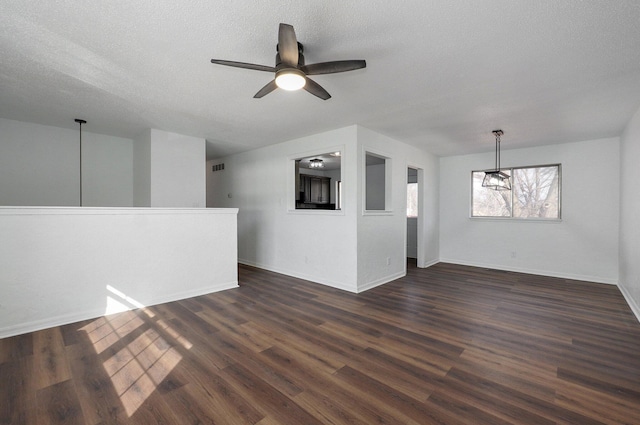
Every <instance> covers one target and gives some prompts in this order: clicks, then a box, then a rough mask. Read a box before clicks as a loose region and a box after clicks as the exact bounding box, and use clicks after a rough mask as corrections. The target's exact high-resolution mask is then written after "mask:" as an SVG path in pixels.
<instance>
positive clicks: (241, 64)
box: [211, 59, 276, 72]
mask: <svg viewBox="0 0 640 425" xmlns="http://www.w3.org/2000/svg"><path fill="white" fill-rule="evenodd" d="M211 63H215V64H218V65H226V66H233V67H236V68H244V69H253V70H256V71H267V72H276V68H275V67H273V66H266V65H256V64H255V63H246V62H234V61H225V60H221V59H211Z"/></svg>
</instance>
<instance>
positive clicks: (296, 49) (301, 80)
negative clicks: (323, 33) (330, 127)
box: [211, 24, 367, 100]
mask: <svg viewBox="0 0 640 425" xmlns="http://www.w3.org/2000/svg"><path fill="white" fill-rule="evenodd" d="M276 52H277V53H276V66H266V65H256V64H253V63H245V62H234V61H227V60H221V59H211V63H216V64H218V65H226V66H233V67H236V68H245V69H253V70H256V71H266V72H275V74H276V75H275V78H274V79H273V80H271V81H270V82H269V83H267V85H266V86H264V87H263V88H261V89H260V90H259V91H258V93H256V94H255V96H253V97H254V98H261V97H263V96H265V95H267V94H269V93H271V92H272V91H274V90H275V89H276V88H281V89H284V90H299V89H302V88H303V89H305V90H306V91H308V92H309V93H311V94H312V95H314V96H317V97H319V98H320V99H323V100H327V99H329V98H330V97H331V95H330V94H329V93H328V92H327V91H326V90H325V89H324V88H322V86H320V84H318V83H316V82H315V81H313V80H312V79H311V78H309V77H308V76H309V75H320V74H335V73H338V72H346V71H353V70H355V69H361V68H365V67H366V66H367V63H366V62H365V61H364V60H343V61H333V62H321V63H314V64H310V65H305V63H304V55H303V54H302V52H303V47H302V44H300V43H299V42H298V40H297V39H296V33H295V31H294V30H293V26H291V25H288V24H280V29H279V31H278V45H277V46H276Z"/></svg>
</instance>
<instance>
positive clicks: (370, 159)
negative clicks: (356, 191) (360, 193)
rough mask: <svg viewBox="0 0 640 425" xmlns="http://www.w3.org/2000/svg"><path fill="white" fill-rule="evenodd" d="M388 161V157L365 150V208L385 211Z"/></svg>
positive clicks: (386, 205)
mask: <svg viewBox="0 0 640 425" xmlns="http://www.w3.org/2000/svg"><path fill="white" fill-rule="evenodd" d="M389 162H390V159H389V158H387V157H385V156H382V155H378V154H374V153H371V152H365V173H364V174H365V176H364V179H365V183H364V184H365V202H364V203H365V210H366V211H387V210H388V206H389V205H390V201H389V195H390V192H389V190H387V187H388V186H389V184H390V182H389V170H388V169H389Z"/></svg>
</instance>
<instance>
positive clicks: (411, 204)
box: [407, 183, 418, 217]
mask: <svg viewBox="0 0 640 425" xmlns="http://www.w3.org/2000/svg"><path fill="white" fill-rule="evenodd" d="M417 216H418V183H408V184H407V217H417Z"/></svg>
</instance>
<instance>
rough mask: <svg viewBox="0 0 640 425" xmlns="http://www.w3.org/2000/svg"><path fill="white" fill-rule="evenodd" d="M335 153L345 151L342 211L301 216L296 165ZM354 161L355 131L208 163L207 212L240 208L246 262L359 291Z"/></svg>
mask: <svg viewBox="0 0 640 425" xmlns="http://www.w3.org/2000/svg"><path fill="white" fill-rule="evenodd" d="M333 151H341V152H342V167H343V168H342V177H341V178H342V182H343V199H344V200H345V201H344V205H343V209H342V210H341V211H326V210H295V209H294V207H295V198H294V191H295V186H294V163H293V160H294V159H295V158H301V157H308V156H311V155H314V154H321V153H326V152H333ZM356 161H357V152H356V127H355V126H351V127H346V128H342V129H338V130H333V131H329V132H326V133H321V134H315V135H312V136H308V137H303V138H300V139H295V140H291V141H288V142H283V143H279V144H276V145H272V146H268V147H265V148H261V149H256V150H252V151H249V152H244V153H241V154H237V155H232V156H229V157H225V158H223V159H221V160H216V161H210V162H208V164H207V173H208V176H207V180H208V182H209V184H208V195H207V200H208V201H207V205H208V206H213V207H235V208H239V213H238V257H239V261H240V262H242V263H245V264H249V265H254V266H257V267H261V268H264V269H267V270H273V271H276V272H280V273H284V274H287V275H290V276H296V277H300V278H303V279H308V280H311V281H314V282H319V283H323V284H326V285H329V286H333V287H337V288H341V289H345V290H348V291H352V292H355V291H356V290H357V285H356V262H357V257H356V249H357V225H356V220H357V215H356V214H357V210H356V205H355V201H354V200H355V199H356V180H357V177H356V175H357V174H356V173H357V169H356V166H355V163H356ZM220 162H224V164H225V169H224V170H223V171H216V172H211V165H212V164H217V163H220ZM229 196H231V197H229Z"/></svg>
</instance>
